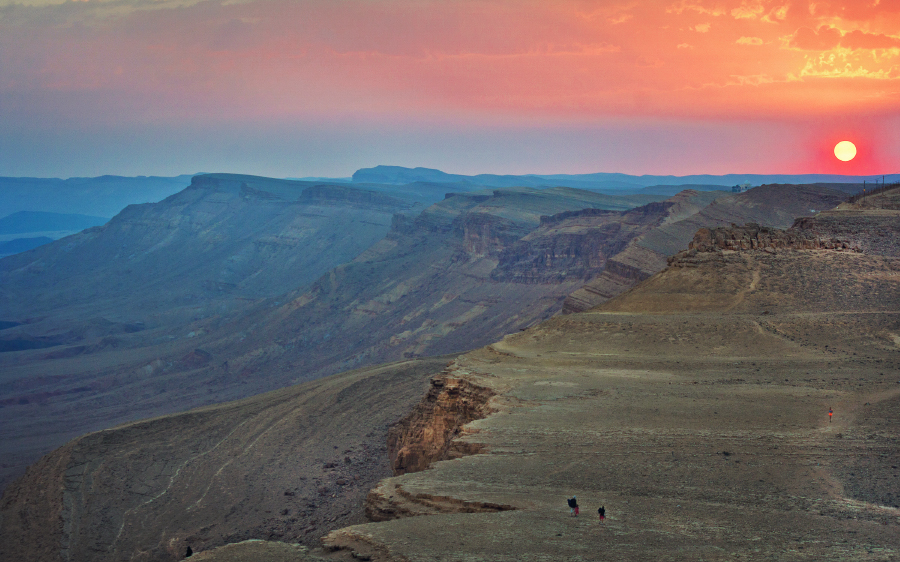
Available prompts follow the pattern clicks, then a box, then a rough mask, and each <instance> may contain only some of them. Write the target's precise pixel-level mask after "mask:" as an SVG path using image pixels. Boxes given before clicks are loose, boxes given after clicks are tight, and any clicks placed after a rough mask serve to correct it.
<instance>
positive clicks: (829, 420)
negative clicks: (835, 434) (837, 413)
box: [828, 406, 834, 423]
mask: <svg viewBox="0 0 900 562" xmlns="http://www.w3.org/2000/svg"><path fill="white" fill-rule="evenodd" d="M832 415H834V412H833V411H832V409H831V406H829V407H828V423H831V416H832Z"/></svg>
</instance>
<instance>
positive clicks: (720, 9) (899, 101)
mask: <svg viewBox="0 0 900 562" xmlns="http://www.w3.org/2000/svg"><path fill="white" fill-rule="evenodd" d="M898 110H900V0H861V1H858V2H830V1H816V2H809V1H802V2H800V1H788V2H784V1H760V2H757V1H745V0H728V1H714V0H651V1H641V2H604V1H600V2H597V1H595V2H589V1H553V2H548V1H502V0H500V1H487V0H484V1H472V0H459V1H456V0H442V1H431V0H404V1H400V0H397V1H394V0H350V1H348V0H308V1H287V0H245V1H238V2H220V1H203V2H198V1H193V0H113V1H97V0H89V1H85V2H65V3H58V2H52V1H51V2H46V1H43V0H24V4H12V3H11V2H10V0H0V117H2V118H3V119H4V120H7V119H8V120H10V121H11V122H15V123H16V126H17V127H18V128H19V134H20V135H21V136H22V138H27V139H39V138H41V137H40V135H41V134H43V133H41V130H43V131H44V132H45V133H46V130H47V129H48V128H49V129H53V134H54V135H55V136H65V135H64V134H63V133H64V132H65V131H67V130H71V131H72V134H73V135H75V134H82V135H84V136H85V137H86V136H88V135H91V134H100V133H91V131H95V130H96V131H102V130H106V129H110V128H112V129H116V130H119V131H124V130H127V129H128V127H131V128H132V129H133V130H134V131H135V134H138V135H140V134H141V131H143V132H144V133H146V134H149V133H147V131H149V130H150V129H152V130H153V131H155V132H154V133H153V134H154V135H155V136H154V138H155V139H157V141H158V142H162V140H161V139H162V138H164V137H165V134H166V133H165V130H166V127H171V129H170V130H171V134H172V135H173V136H174V135H177V134H178V132H179V131H180V129H179V127H184V126H186V124H188V123H190V124H191V125H192V126H194V127H199V128H203V127H225V126H226V125H230V126H232V127H237V128H240V127H242V126H248V127H251V128H254V130H259V132H258V133H257V134H264V133H263V132H262V130H263V129H264V128H265V126H266V125H265V124H266V123H274V124H284V123H287V122H294V123H296V124H297V127H299V128H302V127H312V126H313V125H314V126H315V127H320V128H326V129H328V128H331V130H334V131H339V130H342V129H341V127H345V128H346V127H348V123H353V122H359V121H365V122H367V123H370V124H372V126H373V127H374V126H376V124H377V123H379V122H384V123H388V124H391V125H392V126H393V127H394V128H395V129H396V131H395V132H394V133H392V134H403V128H402V127H400V126H399V125H398V123H401V122H403V123H407V124H409V129H410V130H413V129H415V130H418V131H421V130H422V128H423V127H426V125H425V124H427V128H432V129H433V128H435V127H437V128H440V129H441V131H442V134H450V132H451V131H454V130H456V131H458V130H466V131H468V133H467V134H472V131H474V130H475V129H479V128H481V129H484V128H489V129H491V131H493V132H492V133H491V134H499V133H497V131H499V130H505V131H509V134H510V135H513V132H512V131H515V130H522V129H523V128H524V129H528V130H531V131H537V130H545V131H548V134H551V132H552V131H558V130H569V131H571V130H572V127H576V128H584V127H594V128H596V130H597V131H598V135H599V137H603V138H607V137H608V136H609V133H610V131H620V132H621V131H648V133H647V134H650V133H649V132H650V131H658V133H657V134H661V135H662V134H665V133H663V132H661V131H664V130H665V131H670V130H672V128H673V127H676V126H677V124H678V123H690V124H692V125H694V126H697V127H700V128H704V127H707V126H709V127H716V126H718V125H717V124H719V125H721V127H722V128H721V129H720V130H721V131H726V130H727V131H732V133H729V134H733V135H737V136H736V138H735V139H734V142H736V143H740V142H741V140H740V138H739V135H740V133H739V131H740V130H741V125H742V124H747V123H755V124H756V125H755V126H756V127H759V126H760V124H761V123H771V124H773V125H772V129H771V130H772V131H773V135H774V134H775V133H774V132H775V131H776V130H778V131H781V132H780V133H779V135H780V136H781V137H782V139H781V140H780V141H779V139H775V138H773V143H775V144H778V142H782V143H783V142H785V139H787V138H790V139H791V142H795V143H796V142H825V141H824V140H823V139H824V138H826V137H827V138H828V142H830V139H831V137H832V136H835V138H837V140H841V138H843V137H847V136H853V135H856V137H857V139H858V142H859V143H861V144H862V145H866V144H867V143H868V144H869V145H872V150H869V151H868V152H866V151H864V150H861V152H860V155H861V159H860V160H859V161H857V162H856V163H855V164H853V166H855V168H852V167H851V166H847V167H845V168H843V169H845V170H848V171H849V172H850V173H867V172H871V173H877V172H879V171H882V170H881V168H886V171H896V170H894V169H892V162H893V161H894V160H895V159H896V157H897V156H898V151H897V146H896V143H897V139H896V137H893V138H891V136H890V135H892V134H893V133H891V132H890V131H892V130H896V127H895V126H894V125H896V124H897V118H898V115H900V111H898ZM29 123H33V124H34V125H33V126H32V125H29ZM888 125H890V126H888ZM389 128H390V127H389ZM317 130H318V129H317ZM785 131H788V133H787V134H785ZM47 134H49V133H47ZM347 134H348V135H349V134H350V131H349V130H347ZM723 134H724V133H723ZM604 135H605V136H604ZM725 136H727V135H725ZM599 137H598V138H599ZM838 137H841V138H838ZM497 138H504V137H502V135H501V136H500V137H497ZM876 139H879V140H878V141H876ZM351 140H352V139H350V138H349V137H348V139H347V141H346V142H350V141H351ZM31 142H38V141H37V140H33V141H31ZM48 142H49V141H48ZM59 142H61V141H59ZM511 142H514V140H511ZM655 142H656V141H655ZM835 142H836V141H835ZM15 143H16V141H15V139H10V138H5V139H2V138H0V148H3V147H7V148H10V147H11V148H12V149H15V148H16V144H15ZM101 144H102V143H101ZM657 144H659V145H660V146H664V145H665V142H664V139H658V143H657ZM402 145H404V143H403V142H400V141H399V140H398V146H402ZM98 146H101V145H100V144H98ZM832 146H833V143H832ZM677 148H678V147H673V148H672V150H676V152H673V153H672V154H670V155H669V156H668V158H669V159H670V160H671V161H675V160H677V159H675V156H677ZM98 150H100V149H98ZM398 150H400V149H398ZM773 150H774V149H773ZM779 150H781V151H783V150H784V148H781V149H779ZM101 152H102V150H101ZM807 152H809V151H807ZM813 152H815V151H813ZM63 153H65V150H62V149H60V154H61V155H62V154H63ZM774 153H775V152H773V154H774ZM866 155H868V158H869V160H868V163H867V164H866V165H865V166H862V164H861V163H862V162H863V161H864V160H865V158H864V157H865V156H866ZM62 157H63V156H60V158H62ZM2 158H4V157H3V156H0V159H2ZM397 158H398V160H403V154H402V153H398V154H397ZM816 158H817V157H816V155H815V154H813V153H810V154H806V152H804V156H803V157H802V161H801V160H798V161H796V162H794V163H793V164H784V163H780V162H779V164H778V165H780V166H785V165H792V166H794V168H798V169H793V170H790V171H810V172H815V171H818V170H813V169H803V170H799V168H800V167H803V166H806V167H807V168H810V167H816V166H819V167H821V166H826V167H828V168H829V169H828V170H822V171H827V172H834V171H835V169H838V168H835V164H834V162H831V161H828V160H822V161H821V162H819V161H818V160H817V159H816ZM223 163H224V159H223ZM378 163H391V162H378ZM394 163H400V162H399V161H395V162H394ZM370 164H372V162H362V161H361V162H358V163H357V164H354V163H352V162H349V161H348V162H347V163H346V165H347V166H348V168H352V169H355V167H360V166H362V165H370ZM410 164H413V165H428V163H426V162H419V163H413V162H410ZM432 164H434V163H432ZM438 164H440V162H438ZM499 164H501V163H499V162H498V165H499ZM550 164H552V162H547V165H550ZM589 164H590V162H584V166H587V167H588V168H590V166H589ZM603 164H604V167H607V168H608V167H609V166H610V165H613V166H614V165H615V162H611V163H603ZM763 164H764V163H763ZM517 165H518V164H517V163H514V162H510V167H509V168H507V169H506V171H509V172H515V171H516V170H514V169H511V168H515V167H516V166H517ZM635 165H637V163H636V162H628V163H627V165H626V163H624V162H623V164H622V166H621V167H622V168H628V171H632V170H633V168H634V166H635ZM734 165H735V166H738V167H741V166H744V167H746V166H748V165H749V161H748V162H741V161H739V159H738V160H735V161H734ZM10 166H11V164H10V163H9V162H5V161H3V160H0V174H3V173H6V174H7V175H12V173H11V172H10V170H13V171H14V166H13V168H11V167H10ZM310 166H312V164H310ZM329 166H331V164H329V165H327V166H325V167H326V168H327V167H329ZM444 166H445V167H447V164H444ZM754 166H755V167H756V169H758V170H759V171H768V170H762V169H761V165H760V163H759V162H756V163H755V164H754ZM4 167H5V168H6V171H5V172H4ZM352 169H348V170H347V174H349V173H350V172H352V171H353V170H352ZM302 171H303V170H298V173H302ZM307 171H309V172H310V173H315V171H314V170H311V169H310V170H307ZM529 171H536V170H529ZM543 171H546V172H548V173H549V172H565V171H569V170H564V169H558V168H557V169H553V170H549V169H548V170H543ZM579 171H580V170H579ZM586 171H626V170H624V169H615V170H614V169H604V170H601V169H599V168H596V169H595V168H590V169H587V168H586ZM653 171H654V172H656V173H659V172H660V171H661V170H653ZM701 171H703V170H700V169H691V170H687V169H684V170H673V173H693V172H701ZM771 171H782V170H771ZM785 171H787V170H785Z"/></svg>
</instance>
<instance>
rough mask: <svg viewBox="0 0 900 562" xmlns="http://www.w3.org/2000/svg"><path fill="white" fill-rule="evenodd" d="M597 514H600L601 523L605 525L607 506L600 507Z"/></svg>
mask: <svg viewBox="0 0 900 562" xmlns="http://www.w3.org/2000/svg"><path fill="white" fill-rule="evenodd" d="M597 514H598V515H599V516H600V524H601V525H603V520H604V519H606V507H605V506H602V505H601V506H600V509H598V510H597Z"/></svg>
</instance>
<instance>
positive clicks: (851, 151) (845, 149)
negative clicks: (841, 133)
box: [834, 141, 856, 162]
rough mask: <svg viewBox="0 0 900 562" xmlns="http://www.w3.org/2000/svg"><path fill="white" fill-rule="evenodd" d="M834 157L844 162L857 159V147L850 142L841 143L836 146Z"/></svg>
mask: <svg viewBox="0 0 900 562" xmlns="http://www.w3.org/2000/svg"><path fill="white" fill-rule="evenodd" d="M834 155H835V156H837V159H838V160H840V161H842V162H849V161H850V160H853V158H855V157H856V145H855V144H853V143H852V142H850V141H841V142H839V143H837V144H836V145H834Z"/></svg>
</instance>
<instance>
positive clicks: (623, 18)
mask: <svg viewBox="0 0 900 562" xmlns="http://www.w3.org/2000/svg"><path fill="white" fill-rule="evenodd" d="M632 18H634V16H632V15H631V14H622V15H621V16H617V17H614V18H609V19H608V21H609V23H611V24H613V25H618V24H620V23H625V22H626V21H628V20H630V19H632Z"/></svg>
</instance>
